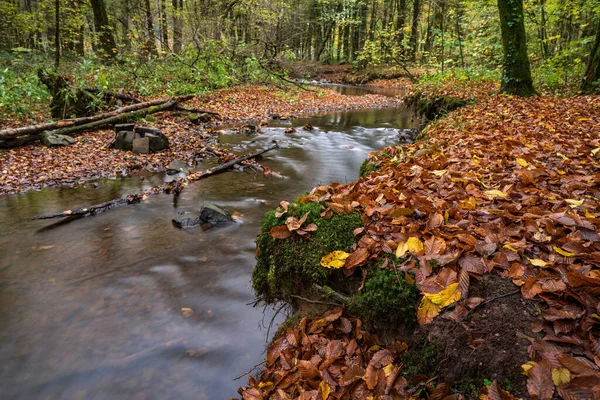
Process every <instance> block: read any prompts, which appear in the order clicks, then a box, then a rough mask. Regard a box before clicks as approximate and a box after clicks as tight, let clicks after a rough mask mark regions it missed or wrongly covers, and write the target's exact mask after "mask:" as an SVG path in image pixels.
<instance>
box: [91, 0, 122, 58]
mask: <svg viewBox="0 0 600 400" xmlns="http://www.w3.org/2000/svg"><path fill="white" fill-rule="evenodd" d="M91 4H92V11H93V12H94V26H95V27H96V31H97V32H98V34H99V37H98V40H99V41H100V48H101V50H102V52H103V56H104V57H106V58H114V56H115V55H116V54H117V45H116V44H115V38H114V36H113V33H112V29H111V27H110V25H109V23H108V14H107V13H106V5H105V4H104V0H91Z"/></svg>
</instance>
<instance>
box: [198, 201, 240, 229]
mask: <svg viewBox="0 0 600 400" xmlns="http://www.w3.org/2000/svg"><path fill="white" fill-rule="evenodd" d="M200 219H201V220H202V222H206V223H208V224H211V225H221V224H228V223H231V222H235V221H234V219H233V218H232V217H231V214H229V213H228V212H227V211H225V210H223V209H222V208H221V207H219V206H218V205H216V204H213V203H208V202H205V203H204V206H203V207H202V209H201V210H200Z"/></svg>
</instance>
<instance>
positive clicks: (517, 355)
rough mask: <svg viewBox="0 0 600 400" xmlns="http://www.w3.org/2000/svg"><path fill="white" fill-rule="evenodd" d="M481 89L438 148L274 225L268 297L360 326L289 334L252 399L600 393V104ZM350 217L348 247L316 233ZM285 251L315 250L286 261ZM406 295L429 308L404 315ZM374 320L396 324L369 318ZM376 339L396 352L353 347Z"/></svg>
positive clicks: (264, 263) (444, 131)
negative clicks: (326, 309) (353, 220)
mask: <svg viewBox="0 0 600 400" xmlns="http://www.w3.org/2000/svg"><path fill="white" fill-rule="evenodd" d="M486 90H489V87H483V88H482V90H480V91H478V92H476V93H473V94H471V96H470V97H472V96H476V97H477V99H476V102H475V104H470V105H466V106H464V107H462V108H459V109H458V110H455V111H453V112H450V113H449V114H448V115H447V117H446V118H442V119H440V120H438V121H437V122H434V123H432V124H431V125H430V126H428V127H427V128H426V129H425V131H424V132H422V135H421V136H422V137H423V138H425V140H421V141H418V142H416V143H415V144H408V145H403V146H391V147H386V148H384V149H382V150H379V151H376V152H373V153H371V154H370V156H369V158H368V159H367V161H366V163H365V164H364V168H363V169H362V172H363V175H364V176H363V177H361V178H359V180H357V181H356V182H351V183H348V184H332V185H323V186H319V187H317V188H314V189H313V190H312V191H311V192H310V194H309V195H307V196H303V197H301V198H299V199H298V200H297V201H296V202H295V203H294V204H292V205H289V204H282V206H281V207H280V208H279V209H277V211H276V212H277V214H275V213H273V214H269V215H268V217H267V219H266V221H269V222H268V223H267V224H266V225H265V224H263V231H262V233H261V235H260V236H259V239H258V253H257V254H258V264H257V268H256V269H255V271H254V274H253V284H254V288H255V290H256V291H257V295H258V296H259V298H262V299H264V300H267V301H274V302H277V301H284V302H288V303H289V304H291V305H292V306H293V307H295V308H302V307H301V306H300V304H301V303H304V304H321V305H323V304H325V303H331V302H333V303H338V304H340V305H343V306H344V307H345V308H346V312H348V311H349V314H344V315H345V317H344V318H346V321H350V320H352V321H354V322H343V321H342V322H340V321H341V319H340V318H341V315H342V314H341V313H338V312H336V313H334V314H333V315H334V316H332V314H331V313H330V314H326V315H325V316H323V317H318V316H317V317H314V318H311V317H312V316H309V317H307V318H304V319H302V320H301V321H300V322H299V324H297V325H293V326H292V327H291V328H289V329H288V330H286V331H285V332H283V334H282V336H280V337H279V339H278V340H276V341H275V342H274V343H273V344H272V345H271V347H270V348H269V352H268V354H269V356H268V357H267V364H266V371H265V373H264V374H263V375H260V376H259V378H258V379H256V380H254V379H253V378H251V379H250V382H249V386H248V387H246V388H244V389H241V391H240V393H241V394H243V395H244V396H246V397H244V398H267V397H268V396H273V397H272V398H292V397H297V396H299V395H300V396H301V398H321V397H322V398H327V397H328V396H329V395H336V396H337V395H340V396H343V395H346V396H350V398H367V397H369V396H383V397H381V398H395V397H393V396H400V397H399V398H405V397H407V396H413V397H417V398H427V397H431V396H435V398H460V396H463V395H464V396H466V397H467V398H476V397H478V396H479V395H480V390H479V389H480V388H481V387H485V388H484V389H482V391H481V393H482V395H485V396H489V398H500V397H501V398H513V396H512V395H511V394H509V393H508V392H505V391H503V390H504V389H505V390H508V391H510V392H512V393H513V394H515V395H517V396H526V395H529V396H531V397H532V398H538V399H550V398H552V397H553V396H554V395H555V393H558V395H559V396H561V397H563V398H593V397H594V395H595V393H596V392H597V388H598V385H599V384H600V373H599V372H598V371H600V364H599V363H598V359H599V358H600V353H598V348H597V343H598V335H597V326H598V325H597V324H598V320H597V318H596V316H597V314H596V313H597V309H598V306H600V301H599V298H598V293H597V289H596V288H597V286H598V284H600V280H598V277H599V275H598V266H599V264H600V261H598V260H599V257H600V237H599V236H598V234H597V232H598V231H599V230H600V218H599V217H600V203H599V200H598V199H599V198H600V192H598V186H597V179H598V174H599V173H600V171H599V170H598V167H597V163H598V159H597V157H598V155H599V154H600V151H599V149H600V142H599V139H598V137H599V135H600V120H599V119H598V115H600V98H599V97H598V96H586V97H581V96H576V97H568V98H558V97H552V96H539V97H534V98H530V99H520V98H513V97H508V96H502V95H493V96H489V95H485V94H484V93H485V91H486ZM456 92H458V91H457V89H456V88H448V89H447V90H446V91H445V92H444V91H443V90H442V91H441V92H440V91H437V92H436V91H432V92H431V95H429V96H428V98H430V99H431V98H438V97H439V96H442V95H444V94H450V93H456ZM465 94H466V95H469V93H468V92H467V93H464V94H463V98H464V99H470V97H464V95H465ZM305 212H308V213H307V214H306V215H305V214H304V213H305ZM352 215H355V216H356V217H357V218H358V220H360V221H361V225H362V227H357V226H355V225H352V230H351V231H348V232H339V233H338V236H336V237H341V236H340V235H343V234H344V235H346V236H347V238H346V239H344V240H343V241H339V240H338V241H335V240H334V241H328V240H327V237H328V236H327V235H326V236H322V237H321V239H320V241H318V243H316V244H315V243H312V244H310V243H311V241H310V240H309V241H306V239H303V238H306V237H311V238H314V239H316V238H317V237H318V236H316V235H318V234H319V230H320V229H322V227H325V226H327V222H326V221H327V220H328V219H332V220H333V219H335V218H338V219H339V218H348V217H350V216H352ZM307 216H308V217H307ZM307 224H308V226H309V225H310V224H313V225H314V226H313V227H311V228H310V229H307V228H305V227H304V226H305V225H307ZM334 225H335V224H334ZM338 225H339V224H338ZM315 226H316V228H317V229H316V230H315ZM323 229H324V228H323ZM348 229H350V228H348ZM296 231H298V232H300V234H298V233H296ZM348 235H349V236H348ZM346 236H344V237H346ZM353 236H354V238H353ZM319 247H320V248H321V249H320V251H319V250H317V251H316V253H314V252H315V250H314V249H315V248H319ZM289 248H291V249H292V252H295V253H296V254H305V252H307V254H308V256H307V257H305V258H304V259H298V258H290V257H287V258H286V257H285V255H286V254H287V253H288V252H289V251H288V250H289ZM335 251H337V253H336V252H335ZM313 253H314V254H313ZM277 255H278V256H277ZM319 260H320V262H319ZM332 260H333V261H336V260H337V261H336V262H333V261H332ZM386 260H387V261H386ZM332 268H333V269H332ZM285 271H288V274H287V280H286V278H285V277H284V275H286V273H285ZM289 271H292V273H291V274H290V273H289ZM293 271H295V273H293ZM280 274H282V275H280ZM382 274H383V275H382ZM290 280H291V281H290ZM287 281H289V282H287ZM274 282H278V283H277V284H276V285H273V283H274ZM294 282H295V283H294ZM299 282H300V283H299ZM315 287H321V288H325V290H321V289H319V290H315ZM410 287H416V288H417V289H418V292H419V293H420V294H419V296H418V299H419V300H418V301H414V302H413V303H412V304H406V301H407V299H409V298H410V296H408V297H407V296H406V295H405V294H403V293H406V292H407V290H412V289H409V288H410ZM398 299H400V302H399V303H395V301H397V300H398ZM364 300H368V301H367V303H366V305H367V306H368V307H367V312H364V308H363V309H361V308H360V307H357V304H360V301H364ZM390 305H391V307H388V306H390ZM399 306H401V307H400V308H399ZM330 307H331V306H330ZM386 307H387V308H386ZM378 309H384V310H385V309H390V310H396V311H399V310H401V313H400V315H398V314H388V315H380V314H377V313H376V315H373V314H369V311H377V310H378ZM411 309H412V311H411ZM356 316H359V317H361V318H363V322H360V321H357V320H354V319H352V318H354V317H356ZM398 318H400V321H401V322H398ZM394 319H395V320H394ZM411 320H413V321H418V327H417V328H415V329H411V327H410V325H411V324H410V323H407V321H411ZM325 321H326V322H325ZM340 324H341V325H340ZM364 327H369V328H368V329H365V328H364ZM407 328H408V332H407ZM365 331H369V337H370V335H372V334H374V333H380V334H381V335H383V336H382V337H384V338H386V337H387V341H378V340H375V341H369V343H370V345H374V346H376V347H373V349H371V348H362V350H361V349H360V348H357V347H356V346H355V345H353V343H357V342H358V343H360V341H361V338H364V337H365ZM394 332H395V333H394ZM402 332H404V333H402ZM338 339H340V340H341V342H339V341H338ZM391 339H394V340H396V341H400V343H401V346H400V347H398V345H394V344H393V343H394V341H393V340H391ZM396 343H397V342H396ZM385 345H387V346H391V347H389V349H387V350H385ZM336 346H337V347H341V348H342V349H345V350H343V351H341V352H332V351H333V350H331V351H330V347H331V348H337V347H336ZM350 349H352V350H350ZM317 355H318V356H317ZM384 360H385V361H384ZM415 360H417V361H416V362H415ZM584 365H585V371H584V370H583V369H581V368H580V367H583V366H584ZM253 396H254V397H253ZM302 396H304V397H302ZM319 396H321V397H319ZM386 396H392V397H386ZM447 396H450V397H447ZM457 396H459V397H457Z"/></svg>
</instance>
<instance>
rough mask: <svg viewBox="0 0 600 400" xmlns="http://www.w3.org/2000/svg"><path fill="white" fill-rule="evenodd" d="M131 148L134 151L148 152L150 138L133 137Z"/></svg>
mask: <svg viewBox="0 0 600 400" xmlns="http://www.w3.org/2000/svg"><path fill="white" fill-rule="evenodd" d="M131 150H133V152H134V153H140V154H148V153H150V138H148V137H143V138H139V139H133V143H132V147H131Z"/></svg>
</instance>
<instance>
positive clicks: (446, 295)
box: [423, 282, 461, 308]
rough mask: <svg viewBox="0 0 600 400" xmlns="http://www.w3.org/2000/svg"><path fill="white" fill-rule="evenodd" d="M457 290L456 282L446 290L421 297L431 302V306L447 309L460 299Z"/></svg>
mask: <svg viewBox="0 0 600 400" xmlns="http://www.w3.org/2000/svg"><path fill="white" fill-rule="evenodd" d="M457 288H458V282H455V283H453V284H451V285H449V286H448V287H447V288H446V289H444V290H442V291H441V292H438V293H433V294H431V293H425V294H424V295H423V297H425V298H426V299H428V300H429V301H431V302H432V303H433V304H435V305H438V306H440V307H441V308H444V307H448V306H449V305H450V304H452V303H454V302H456V301H458V300H459V299H460V297H461V293H460V290H456V289H457Z"/></svg>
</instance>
